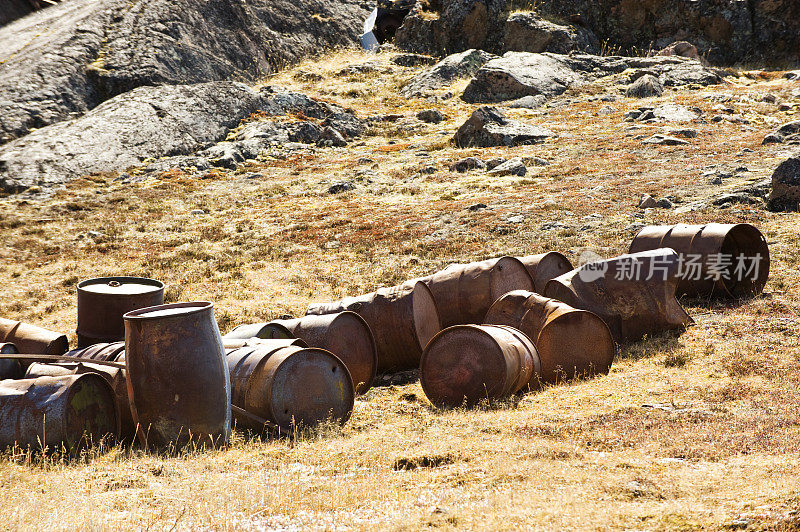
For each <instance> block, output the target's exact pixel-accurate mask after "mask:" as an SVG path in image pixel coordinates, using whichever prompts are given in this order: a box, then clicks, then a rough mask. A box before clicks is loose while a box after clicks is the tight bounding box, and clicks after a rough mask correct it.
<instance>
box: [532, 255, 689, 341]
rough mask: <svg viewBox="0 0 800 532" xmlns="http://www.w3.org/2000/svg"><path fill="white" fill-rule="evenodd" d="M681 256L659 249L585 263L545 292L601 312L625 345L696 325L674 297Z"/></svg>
mask: <svg viewBox="0 0 800 532" xmlns="http://www.w3.org/2000/svg"><path fill="white" fill-rule="evenodd" d="M678 269H679V262H678V254H677V253H675V251H673V250H672V249H656V250H653V251H645V252H641V253H633V254H630V255H620V256H619V257H615V258H613V259H608V260H601V261H597V262H592V263H588V264H585V265H583V266H581V267H580V268H578V269H576V270H573V271H571V272H569V273H566V274H564V275H562V276H561V277H556V278H555V279H553V280H551V281H549V282H548V283H547V286H546V287H545V290H544V292H545V293H544V296H545V297H549V298H553V299H557V300H559V301H561V302H563V303H566V304H567V305H569V306H571V307H574V308H578V309H583V310H588V311H590V312H593V313H595V314H597V315H598V316H600V318H602V320H603V321H604V322H606V325H608V328H609V329H610V330H611V334H612V335H613V336H614V341H615V342H617V343H619V344H622V343H626V342H634V341H637V340H640V339H641V338H643V337H644V336H651V335H654V334H661V333H664V332H666V331H673V330H677V331H681V330H683V329H685V328H686V327H688V326H689V325H690V324H692V323H693V320H692V318H690V317H689V315H688V314H687V313H686V311H685V310H684V309H683V307H682V306H681V304H680V303H679V302H678V300H677V299H676V298H675V290H676V288H677V286H678Z"/></svg>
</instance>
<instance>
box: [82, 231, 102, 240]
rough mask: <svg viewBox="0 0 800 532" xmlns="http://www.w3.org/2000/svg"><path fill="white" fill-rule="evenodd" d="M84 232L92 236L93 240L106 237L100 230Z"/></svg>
mask: <svg viewBox="0 0 800 532" xmlns="http://www.w3.org/2000/svg"><path fill="white" fill-rule="evenodd" d="M86 234H87V236H89V238H94V239H95V240H97V239H100V238H105V237H106V234H105V233H101V232H100V231H87V232H86Z"/></svg>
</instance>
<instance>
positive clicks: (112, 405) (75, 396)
mask: <svg viewBox="0 0 800 532" xmlns="http://www.w3.org/2000/svg"><path fill="white" fill-rule="evenodd" d="M119 426H120V425H119V408H118V406H117V402H116V399H115V397H114V391H113V390H112V389H111V386H110V385H109V384H108V382H107V381H106V380H105V379H104V378H103V377H101V376H99V375H96V374H93V373H86V374H83V375H67V376H62V377H39V378H36V379H23V380H5V381H0V447H9V446H12V445H15V444H16V445H19V446H21V447H28V446H30V447H31V448H34V449H41V448H42V446H46V447H47V448H49V449H51V450H52V449H57V448H61V446H62V445H63V446H64V447H66V448H67V449H76V448H81V447H84V446H88V445H91V444H93V443H97V442H99V441H100V440H101V439H102V438H104V437H107V436H110V437H114V438H117V437H119Z"/></svg>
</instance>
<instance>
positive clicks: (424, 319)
mask: <svg viewBox="0 0 800 532" xmlns="http://www.w3.org/2000/svg"><path fill="white" fill-rule="evenodd" d="M411 297H412V313H413V316H412V323H413V326H414V338H415V339H416V342H417V345H418V346H419V349H420V351H422V350H423V349H425V346H426V345H428V342H430V340H431V338H433V337H434V336H436V334H437V333H438V332H439V331H441V330H442V324H441V322H440V321H439V311H438V310H437V308H436V301H435V300H434V298H433V293H432V292H431V289H430V288H428V286H427V285H426V284H425V283H423V282H421V281H419V282H417V283H415V284H414V290H413V293H412V296H411Z"/></svg>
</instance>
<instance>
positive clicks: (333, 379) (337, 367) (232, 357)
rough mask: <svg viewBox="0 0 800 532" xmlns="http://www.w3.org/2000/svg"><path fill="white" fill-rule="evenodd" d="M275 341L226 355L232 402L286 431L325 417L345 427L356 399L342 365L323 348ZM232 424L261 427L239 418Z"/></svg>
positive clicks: (307, 425)
mask: <svg viewBox="0 0 800 532" xmlns="http://www.w3.org/2000/svg"><path fill="white" fill-rule="evenodd" d="M276 342H278V343H272V344H270V341H269V340H267V341H266V343H264V344H260V345H255V346H249V347H243V348H241V349H235V350H233V351H230V352H229V353H228V355H227V359H228V368H229V370H230V375H231V388H232V390H233V392H232V393H233V394H232V400H233V404H234V405H236V406H238V407H240V408H243V409H244V410H246V411H248V412H250V413H251V414H254V415H256V416H258V417H261V418H263V419H266V420H267V421H271V422H273V423H275V424H276V425H278V426H279V427H281V428H284V429H287V430H291V429H292V427H293V426H295V425H296V426H305V427H312V426H314V425H316V424H318V423H320V422H321V421H324V420H327V419H332V420H336V421H339V422H340V423H345V422H346V421H347V420H348V419H349V418H350V414H351V413H352V411H353V404H354V400H355V391H354V388H353V380H352V378H351V377H350V373H349V372H348V371H347V366H345V365H344V363H343V362H342V361H341V360H339V359H338V358H337V357H336V356H335V355H334V354H332V353H330V352H328V351H325V350H324V349H319V348H308V347H299V346H286V345H285V344H284V343H281V342H280V341H276ZM236 421H237V424H238V426H240V427H242V428H245V429H251V430H255V431H258V432H260V431H261V430H262V429H263V428H264V427H262V426H259V425H257V424H254V422H253V421H252V420H251V419H249V418H245V417H243V416H239V415H237V416H236Z"/></svg>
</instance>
